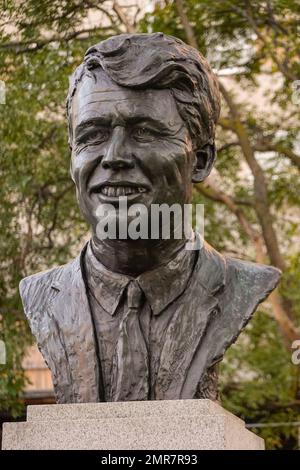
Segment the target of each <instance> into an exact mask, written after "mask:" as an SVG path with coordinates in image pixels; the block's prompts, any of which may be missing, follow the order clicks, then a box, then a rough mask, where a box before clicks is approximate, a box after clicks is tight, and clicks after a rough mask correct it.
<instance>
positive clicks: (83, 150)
mask: <svg viewBox="0 0 300 470" xmlns="http://www.w3.org/2000/svg"><path fill="white" fill-rule="evenodd" d="M219 112H220V97H219V92H218V86H217V81H216V78H215V76H214V74H213V73H212V71H211V69H210V67H209V65H208V63H207V61H206V60H205V59H204V58H203V57H202V56H201V55H200V54H199V53H198V51H196V50H195V49H193V48H192V47H189V46H187V45H186V44H184V43H183V42H182V41H180V40H179V39H176V38H173V37H169V36H166V35H164V34H162V33H156V34H134V35H130V34H123V35H119V36H115V37H112V38H109V39H107V40H105V41H103V42H100V43H99V44H96V45H95V46H93V47H91V48H90V49H88V51H87V53H86V55H85V58H84V62H83V63H82V64H81V65H80V66H79V67H78V68H77V69H76V71H75V73H74V75H73V77H72V80H71V84H70V90H69V94H68V99H67V114H68V120H69V142H70V147H71V151H72V157H71V176H72V179H73V181H74V183H75V185H76V191H77V198H78V202H79V206H80V209H81V211H82V214H83V216H84V217H85V219H86V220H87V222H88V223H89V224H90V226H91V233H92V236H91V240H90V241H89V243H88V244H87V245H86V246H85V247H84V249H83V251H82V252H81V253H80V254H79V256H78V257H77V258H76V259H75V260H73V261H71V262H70V263H68V264H66V265H65V266H60V267H55V268H53V269H51V270H49V271H46V272H42V273H38V274H34V275H32V276H29V277H27V278H25V279H23V280H22V281H21V284H20V292H21V296H22V300H23V304H24V310H25V313H26V315H27V317H28V320H29V323H30V326H31V329H32V332H33V334H34V335H35V337H36V339H37V342H38V346H39V348H40V350H41V352H42V354H43V356H44V358H45V360H46V362H47V364H48V366H49V368H50V369H51V372H52V377H53V382H54V388H55V393H56V398H57V401H58V402H59V403H71V402H98V401H126V400H163V399H181V398H183V399H184V398H210V399H213V400H214V399H217V394H218V392H217V372H216V365H217V363H218V362H219V361H220V360H221V359H222V357H223V355H224V353H225V351H226V349H227V348H228V347H229V346H230V345H231V344H232V343H233V342H234V341H235V340H236V338H237V337H238V335H239V333H240V332H241V330H242V329H243V328H244V326H245V325H246V324H247V322H248V321H249V320H250V318H251V316H252V314H253V313H254V311H255V309H256V308H257V306H258V304H259V303H260V302H262V301H263V300H264V299H265V298H266V297H267V296H268V294H269V293H270V292H271V291H272V290H273V289H274V288H275V287H276V285H277V283H278V282H279V279H280V271H278V270H277V269H275V268H273V267H270V266H264V265H259V264H254V263H249V262H244V261H240V260H237V259H232V258H230V257H226V256H222V255H221V254H220V253H218V252H216V251H215V250H214V249H213V248H211V247H210V246H209V245H208V244H207V243H205V242H204V243H202V242H201V237H200V236H199V235H198V234H197V233H195V234H192V236H193V237H194V240H195V242H196V243H198V249H197V250H187V249H186V243H187V237H186V236H184V235H183V234H182V236H181V237H175V236H171V237H169V238H168V239H166V238H163V237H161V236H158V237H156V238H151V237H148V238H147V237H145V238H142V237H141V238H136V239H132V238H128V237H127V238H126V237H121V236H120V231H119V230H118V235H117V236H116V237H111V238H109V237H108V238H102V237H101V236H99V233H98V229H97V227H99V224H100V223H101V221H102V219H103V212H101V209H102V208H103V207H104V205H105V206H106V207H107V206H108V207H112V208H113V209H116V212H115V216H114V217H115V219H116V220H117V222H118V223H119V225H120V220H121V218H122V216H123V215H122V211H121V210H120V207H119V202H120V199H121V198H125V199H126V201H127V204H128V207H129V208H130V207H132V206H133V204H135V203H139V204H140V205H143V207H145V208H146V209H150V208H151V206H153V205H154V204H167V205H169V206H171V205H172V204H177V205H179V206H180V207H182V206H184V204H188V203H190V201H191V197H192V185H193V182H201V181H203V180H204V179H205V178H206V177H207V176H208V175H209V173H210V171H211V169H212V166H213V164H214V160H215V156H216V151H215V143H214V139H215V126H216V122H217V120H218V117H219ZM108 212H109V209H108ZM108 216H109V217H110V215H109V214H108ZM109 217H108V218H109ZM119 225H118V227H119ZM173 228H174V227H173ZM159 233H161V232H159Z"/></svg>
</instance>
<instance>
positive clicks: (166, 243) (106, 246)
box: [91, 238, 186, 277]
mask: <svg viewBox="0 0 300 470" xmlns="http://www.w3.org/2000/svg"><path fill="white" fill-rule="evenodd" d="M185 243H186V240H185V239H183V240H182V239H181V240H155V241H154V240H97V239H96V238H93V239H92V244H91V246H92V250H93V253H94V255H95V256H96V258H97V259H98V260H99V261H100V262H101V263H102V264H103V265H104V266H105V267H106V268H108V269H109V270H111V271H114V272H118V273H121V274H126V275H128V276H133V277H137V276H139V275H140V274H141V273H143V272H145V271H149V270H150V269H154V268H156V267H157V266H159V265H161V264H166V263H168V262H169V261H171V259H173V258H174V257H175V256H176V254H177V253H178V252H179V251H180V250H181V249H182V248H183V247H184V245H185Z"/></svg>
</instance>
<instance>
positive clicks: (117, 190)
mask: <svg viewBox="0 0 300 470" xmlns="http://www.w3.org/2000/svg"><path fill="white" fill-rule="evenodd" d="M146 191H147V189H146V188H144V187H142V186H136V187H134V186H110V185H106V186H102V187H101V188H100V192H101V194H104V196H110V197H119V196H129V194H136V193H145V192H146Z"/></svg>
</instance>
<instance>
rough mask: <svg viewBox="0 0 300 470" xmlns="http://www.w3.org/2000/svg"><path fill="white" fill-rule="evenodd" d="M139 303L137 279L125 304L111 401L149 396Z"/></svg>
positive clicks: (145, 349) (147, 368) (113, 368)
mask: <svg viewBox="0 0 300 470" xmlns="http://www.w3.org/2000/svg"><path fill="white" fill-rule="evenodd" d="M142 303H143V292H142V290H141V289H140V287H139V285H138V283H137V282H136V281H130V283H129V284H128V286H127V306H126V310H125V313H124V316H123V318H122V321H121V323H120V328H119V338H118V342H117V346H116V349H115V353H114V357H113V365H112V393H111V399H112V401H129V400H147V399H148V393H149V366H148V351H147V345H146V342H145V338H144V335H143V332H142V330H141V326H140V318H139V314H140V309H141V306H142Z"/></svg>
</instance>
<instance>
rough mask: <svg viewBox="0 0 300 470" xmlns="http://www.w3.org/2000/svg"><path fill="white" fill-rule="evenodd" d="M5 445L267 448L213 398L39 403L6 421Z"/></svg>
mask: <svg viewBox="0 0 300 470" xmlns="http://www.w3.org/2000/svg"><path fill="white" fill-rule="evenodd" d="M2 449H6V450H8V449H36V450H37V449H97V450H116V449H122V450H125V449H134V450H138V449H140V450H142V449H145V450H157V449H161V450H188V449H194V450H202V449H203V450H204V449H215V450H218V449H220V450H221V449H228V450H229V449H253V450H254V449H260V450H261V449H264V441H263V439H261V438H259V437H258V436H256V435H255V434H253V433H252V432H250V431H248V430H247V429H245V425H244V422H243V421H242V420H240V419H239V418H237V417H236V416H234V415H233V414H231V413H229V412H228V411H226V410H224V409H223V408H222V407H221V406H220V405H218V404H217V403H214V402H212V401H210V400H171V401H147V402H119V403H87V404H69V405H39V406H29V407H28V408H27V421H26V422H24V423H5V424H4V427H3V442H2Z"/></svg>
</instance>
